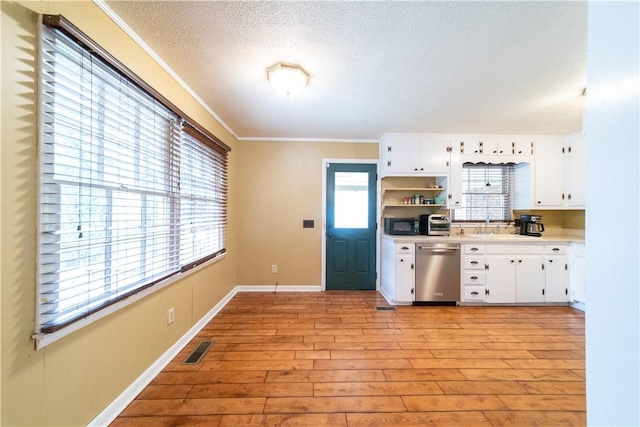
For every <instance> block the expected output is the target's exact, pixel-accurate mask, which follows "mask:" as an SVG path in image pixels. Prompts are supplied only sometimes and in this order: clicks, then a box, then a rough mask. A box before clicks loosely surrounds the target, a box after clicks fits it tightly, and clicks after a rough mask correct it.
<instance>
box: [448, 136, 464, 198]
mask: <svg viewBox="0 0 640 427" xmlns="http://www.w3.org/2000/svg"><path fill="white" fill-rule="evenodd" d="M447 190H448V192H447V208H449V209H457V208H461V207H463V203H462V200H463V199H462V153H461V152H460V146H459V145H456V144H454V145H453V146H452V149H451V153H450V160H449V179H448V183H447Z"/></svg>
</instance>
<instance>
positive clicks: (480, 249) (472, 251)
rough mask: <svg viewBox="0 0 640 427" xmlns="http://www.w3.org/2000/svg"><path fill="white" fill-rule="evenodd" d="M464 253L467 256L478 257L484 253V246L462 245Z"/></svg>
mask: <svg viewBox="0 0 640 427" xmlns="http://www.w3.org/2000/svg"><path fill="white" fill-rule="evenodd" d="M464 253H465V254H469V255H478V254H484V253H485V247H484V245H464Z"/></svg>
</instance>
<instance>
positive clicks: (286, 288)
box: [236, 285, 323, 292]
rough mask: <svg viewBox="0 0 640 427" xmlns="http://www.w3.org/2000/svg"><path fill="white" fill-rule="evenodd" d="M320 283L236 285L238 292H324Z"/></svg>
mask: <svg viewBox="0 0 640 427" xmlns="http://www.w3.org/2000/svg"><path fill="white" fill-rule="evenodd" d="M322 290H323V289H322V287H321V286H320V285H313V286H292V285H278V286H276V285H267V286H255V285H242V286H236V291H237V292H322Z"/></svg>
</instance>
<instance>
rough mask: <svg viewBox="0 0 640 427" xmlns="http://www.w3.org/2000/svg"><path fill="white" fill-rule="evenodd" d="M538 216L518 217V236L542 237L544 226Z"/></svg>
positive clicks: (540, 217)
mask: <svg viewBox="0 0 640 427" xmlns="http://www.w3.org/2000/svg"><path fill="white" fill-rule="evenodd" d="M541 220H542V216H540V215H520V234H521V235H523V236H536V237H540V236H542V232H543V231H544V224H543V223H542V222H540V221H541Z"/></svg>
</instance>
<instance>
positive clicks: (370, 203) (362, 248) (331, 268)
mask: <svg viewBox="0 0 640 427" xmlns="http://www.w3.org/2000/svg"><path fill="white" fill-rule="evenodd" d="M326 188H327V197H326V200H327V207H326V209H327V212H326V218H327V232H326V233H327V236H326V237H327V253H326V267H327V271H326V282H327V286H326V288H327V290H338V289H339V290H346V289H367V290H375V289H376V165H375V164H358V163H329V164H328V165H327V185H326Z"/></svg>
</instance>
